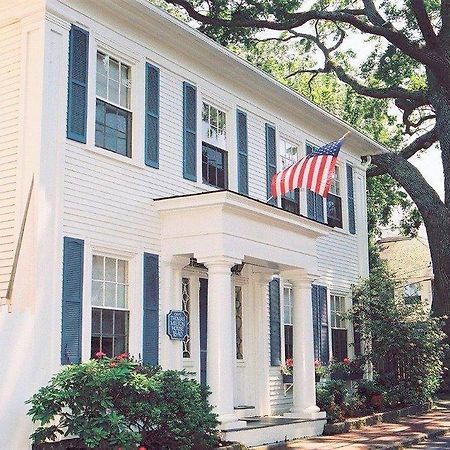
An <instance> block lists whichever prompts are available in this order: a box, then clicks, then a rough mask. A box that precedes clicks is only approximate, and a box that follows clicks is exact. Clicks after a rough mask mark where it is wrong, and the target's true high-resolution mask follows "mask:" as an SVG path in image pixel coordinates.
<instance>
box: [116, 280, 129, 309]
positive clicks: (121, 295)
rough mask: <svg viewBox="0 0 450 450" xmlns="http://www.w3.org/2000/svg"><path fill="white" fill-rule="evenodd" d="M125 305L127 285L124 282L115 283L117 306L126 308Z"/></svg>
mask: <svg viewBox="0 0 450 450" xmlns="http://www.w3.org/2000/svg"><path fill="white" fill-rule="evenodd" d="M126 306H127V286H125V285H124V284H118V285H117V307H118V308H126Z"/></svg>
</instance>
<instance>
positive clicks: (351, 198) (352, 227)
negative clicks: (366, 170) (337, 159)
mask: <svg viewBox="0 0 450 450" xmlns="http://www.w3.org/2000/svg"><path fill="white" fill-rule="evenodd" d="M347 202H348V231H349V232H350V233H351V234H355V233H356V219H355V189H354V186H353V167H352V166H351V165H350V164H347Z"/></svg>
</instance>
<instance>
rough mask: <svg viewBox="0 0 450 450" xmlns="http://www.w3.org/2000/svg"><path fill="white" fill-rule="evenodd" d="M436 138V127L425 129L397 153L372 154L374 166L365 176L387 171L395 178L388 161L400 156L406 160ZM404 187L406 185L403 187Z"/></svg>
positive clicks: (396, 159) (396, 160) (429, 145)
mask: <svg viewBox="0 0 450 450" xmlns="http://www.w3.org/2000/svg"><path fill="white" fill-rule="evenodd" d="M437 140H438V135H437V130H436V127H435V128H433V129H432V130H430V131H427V132H426V133H424V134H422V135H421V136H419V137H418V138H417V139H415V140H414V141H413V142H411V143H410V144H409V145H407V146H406V147H405V148H404V149H403V150H402V151H400V152H399V153H392V152H391V153H385V154H382V155H373V156H372V164H374V165H375V166H376V167H372V168H370V169H369V170H368V171H367V176H368V177H375V176H378V175H383V174H384V173H389V175H391V176H392V177H393V178H395V176H394V175H393V174H392V173H391V172H392V170H391V169H390V168H389V165H388V164H387V162H388V161H394V159H395V162H396V163H398V161H399V158H400V159H401V160H403V161H405V162H406V161H407V160H408V159H409V158H411V156H414V155H415V154H416V153H417V152H419V151H420V150H423V149H426V148H429V147H431V146H432V145H433V144H434V143H435V142H437ZM386 155H395V156H396V157H395V158H391V157H390V156H386ZM419 173H420V172H419ZM395 179H396V180H397V178H395ZM397 181H399V180H397ZM399 183H400V181H399ZM401 184H402V183H401ZM402 186H403V184H402ZM404 187H405V186H404ZM405 189H406V187H405ZM436 195H437V194H436ZM438 197H439V196H438ZM413 200H414V199H413ZM417 206H418V205H417Z"/></svg>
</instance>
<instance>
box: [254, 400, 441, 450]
mask: <svg viewBox="0 0 450 450" xmlns="http://www.w3.org/2000/svg"><path fill="white" fill-rule="evenodd" d="M447 432H450V401H449V400H446V401H441V402H438V406H437V408H436V409H433V410H432V411H431V412H429V413H426V414H423V415H419V416H409V417H405V418H402V419H400V420H399V421H398V422H397V423H382V424H380V425H375V426H372V427H365V428H362V429H360V430H355V431H351V432H350V433H344V434H338V435H334V436H320V437H317V438H310V439H300V440H297V441H291V442H287V443H285V444H273V445H266V446H260V447H255V449H254V450H256V449H257V450H269V449H270V450H272V449H273V450H275V449H277V450H284V449H299V450H302V449H304V450H323V449H329V450H332V449H345V450H375V449H389V448H391V449H399V448H406V447H408V446H409V445H413V444H416V443H417V442H419V441H423V440H424V439H426V438H427V437H434V436H439V435H442V434H444V433H447Z"/></svg>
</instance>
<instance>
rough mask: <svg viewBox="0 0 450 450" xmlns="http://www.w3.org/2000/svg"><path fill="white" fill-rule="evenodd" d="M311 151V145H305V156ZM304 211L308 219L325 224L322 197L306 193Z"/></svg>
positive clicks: (313, 193)
mask: <svg viewBox="0 0 450 450" xmlns="http://www.w3.org/2000/svg"><path fill="white" fill-rule="evenodd" d="M312 151H313V146H312V145H311V144H308V143H307V144H306V154H307V155H309V154H310V153H311V152H312ZM306 210H307V215H308V217H309V218H310V219H314V220H317V221H318V222H322V223H323V222H325V219H324V215H323V197H322V196H320V195H319V194H316V193H315V192H312V191H310V190H307V191H306Z"/></svg>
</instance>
